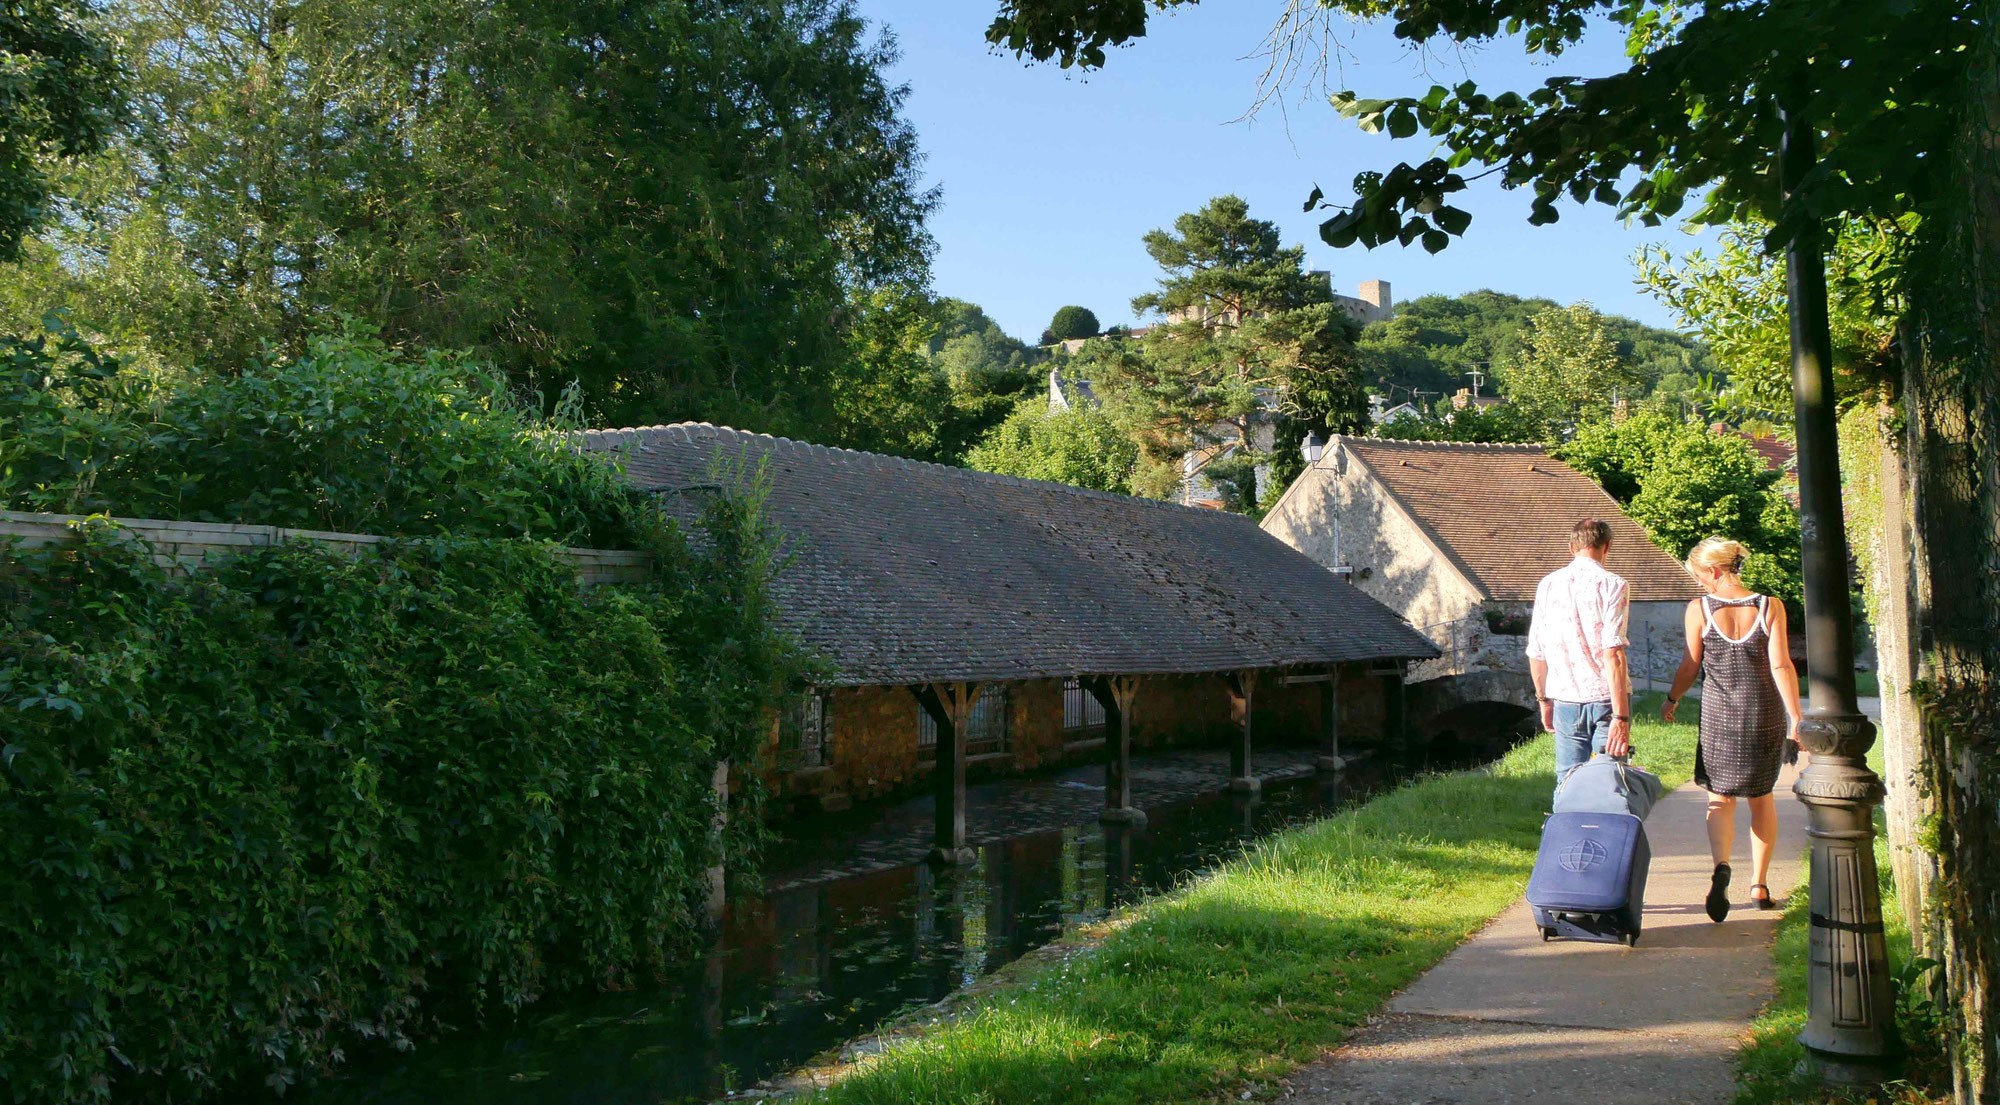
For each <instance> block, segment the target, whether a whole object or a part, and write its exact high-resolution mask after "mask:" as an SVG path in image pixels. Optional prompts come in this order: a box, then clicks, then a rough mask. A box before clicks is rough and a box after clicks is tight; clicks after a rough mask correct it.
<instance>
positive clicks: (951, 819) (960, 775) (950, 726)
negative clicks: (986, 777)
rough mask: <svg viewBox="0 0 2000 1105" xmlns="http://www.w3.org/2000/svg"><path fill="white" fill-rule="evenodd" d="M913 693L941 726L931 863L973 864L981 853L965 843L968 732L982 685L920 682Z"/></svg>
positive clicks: (938, 736)
mask: <svg viewBox="0 0 2000 1105" xmlns="http://www.w3.org/2000/svg"><path fill="white" fill-rule="evenodd" d="M910 691H911V693H913V694H915V695H916V696H917V704H918V705H919V706H922V707H923V708H924V712H925V713H927V714H929V715H930V716H931V720H932V721H933V722H935V723H936V724H937V738H938V739H937V767H936V768H935V769H934V771H935V774H933V775H932V777H931V782H932V784H933V785H934V786H935V787H936V788H937V791H936V793H937V820H936V835H935V837H934V838H933V841H932V846H931V853H930V857H929V858H930V861H931V862H932V863H938V864H967V863H971V862H972V861H973V860H975V859H977V858H978V853H977V852H974V851H973V850H972V849H971V848H969V847H967V846H966V843H965V729H966V723H967V721H968V720H969V719H970V718H971V716H972V703H973V700H974V699H975V698H977V697H978V695H979V684H977V683H919V684H917V685H916V686H914V687H911V688H910Z"/></svg>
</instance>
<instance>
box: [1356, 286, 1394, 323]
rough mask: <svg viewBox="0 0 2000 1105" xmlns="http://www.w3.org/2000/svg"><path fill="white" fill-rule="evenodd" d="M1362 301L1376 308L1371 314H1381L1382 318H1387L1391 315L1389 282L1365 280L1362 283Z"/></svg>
mask: <svg viewBox="0 0 2000 1105" xmlns="http://www.w3.org/2000/svg"><path fill="white" fill-rule="evenodd" d="M1361 299H1362V300H1363V301H1364V302H1366V303H1367V304H1369V305H1370V306H1372V307H1374V308H1375V310H1374V311H1371V312H1369V313H1370V314H1375V313H1376V312H1380V314H1381V316H1382V317H1387V316H1388V314H1389V282H1388V281H1387V280H1363V281H1362V282H1361Z"/></svg>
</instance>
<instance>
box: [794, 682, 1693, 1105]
mask: <svg viewBox="0 0 2000 1105" xmlns="http://www.w3.org/2000/svg"><path fill="white" fill-rule="evenodd" d="M1653 701H1655V702H1656V701H1657V696H1655V697H1654V699H1653ZM1693 712H1694V711H1693V710H1688V711H1686V712H1685V713H1684V714H1683V719H1682V723H1681V724H1679V725H1674V726H1667V725H1662V724H1658V723H1651V724H1642V725H1641V726H1640V728H1639V731H1638V732H1637V733H1636V734H1635V743H1636V744H1637V746H1638V748H1639V750H1640V754H1639V756H1638V757H1637V760H1638V762H1640V763H1642V764H1644V765H1645V766H1647V767H1650V768H1652V769H1653V770H1655V771H1657V772H1659V773H1660V775H1661V776H1662V778H1663V779H1664V780H1665V781H1666V783H1667V785H1668V786H1669V787H1672V786H1678V785H1680V784H1681V783H1683V782H1685V781H1686V780H1687V778H1688V776H1689V774H1690V773H1691V771H1692V768H1693V760H1694V728H1693V726H1692V724H1690V723H1691V722H1692V720H1693V719H1692V714H1693ZM1553 771H1554V751H1553V744H1552V742H1551V739H1550V738H1549V737H1548V736H1547V735H1543V736H1540V737H1538V738H1536V739H1535V740H1533V741H1530V742H1528V743H1527V744H1525V745H1523V746H1521V747H1520V748H1517V749H1515V750H1514V751H1513V752H1510V753H1509V754H1508V755H1507V756H1506V757H1504V758H1503V759H1501V760H1500V761H1499V762H1498V763H1496V764H1494V765H1493V766H1492V767H1490V768H1488V769H1486V770H1482V771H1478V772H1469V773H1465V774H1459V775H1445V776H1433V777H1429V778H1425V779H1422V780H1420V781H1418V782H1415V783H1412V784H1410V785H1407V786H1404V787H1401V788H1399V789H1397V790H1395V791H1392V792H1390V793H1387V794H1384V795H1382V796H1380V797H1378V798H1376V799H1374V800H1373V801H1370V802H1368V803H1367V804H1365V805H1362V806H1359V807H1357V808H1355V809H1352V810H1348V811H1346V812H1343V813H1340V814H1337V815H1335V816H1333V817H1330V818H1327V819H1326V820H1323V821H1320V822H1317V823H1315V824H1312V825H1308V826H1304V827H1301V828H1299V829H1296V830H1292V831H1288V832H1284V833H1280V834H1277V835H1275V836H1273V837H1271V838H1270V839H1268V840H1266V841H1264V842H1263V843H1261V844H1260V845H1258V846H1257V847H1256V848H1254V849H1253V850H1251V851H1250V852H1248V853H1247V854H1246V855H1244V856H1243V857H1242V858H1240V859H1237V860H1235V861H1233V862H1230V863H1227V864H1224V865H1222V866H1221V867H1219V868H1218V869H1217V870H1215V871H1214V872H1213V873H1212V874H1210V875H1209V876H1207V877H1205V878H1203V879H1200V880H1199V881H1196V882H1194V883H1193V884H1191V885H1189V886H1188V887H1186V888H1184V889H1182V890H1180V891H1178V892H1176V893H1173V894H1170V895H1166V896H1164V897H1160V898H1155V899H1152V900H1150V901H1147V902H1144V903H1141V904H1140V905H1138V906H1136V907H1134V908H1133V909H1132V910H1131V911H1130V912H1129V913H1128V914H1127V917H1126V920H1127V922H1128V923H1126V924H1124V925H1122V926H1119V927H1116V928H1115V929H1114V931H1112V932H1111V933H1110V934H1109V935H1107V936H1106V937H1105V938H1104V941H1103V943H1102V945H1101V946H1100V947H1098V948H1097V949H1096V950H1095V951H1094V952H1093V953H1091V954H1088V955H1082V956H1076V957H1071V958H1069V959H1067V960H1066V961H1065V962H1062V963H1061V964H1059V965H1051V966H1049V967H1046V968H1044V969H1042V970H1039V971H1034V972H1029V973H1026V974H1024V976H1023V977H1021V978H1019V979H1018V980H1016V981H1015V982H1014V983H1013V984H1011V985H1004V986H1001V987H998V988H996V989H995V990H994V991H993V992H992V993H989V994H987V995H986V996H984V997H983V998H982V999H980V1000H979V1001H978V1002H977V1004H975V1005H974V1006H973V1007H972V1008H971V1009H970V1010H969V1011H968V1012H967V1013H965V1014H964V1015H961V1016H960V1017H958V1018H955V1019H954V1020H952V1021H951V1022H949V1023H947V1024H944V1025H941V1026H939V1027H937V1028H936V1029H933V1030H932V1031H930V1032H929V1033H927V1034H925V1035H923V1036H922V1037H920V1038H919V1039H917V1040H915V1041H912V1042H910V1043H908V1044H905V1045H902V1046H899V1047H897V1048H894V1049H892V1050H890V1051H888V1052H886V1053H885V1054H883V1055H881V1056H879V1057H877V1058H874V1059H871V1060H868V1061H867V1062H865V1063H864V1064H863V1065H862V1067H861V1068H860V1069H859V1070H857V1071H856V1072H855V1073H853V1074H852V1075H851V1076H850V1077H848V1078H847V1079H846V1080H844V1081H843V1082H841V1083H839V1084H838V1085H836V1086H835V1087H833V1088H832V1089H831V1090H829V1091H826V1092H825V1093H824V1094H823V1095H822V1096H821V1097H820V1098H818V1100H819V1101H822V1102H827V1103H843V1105H844V1103H850V1102H879V1103H881V1105H909V1103H927V1102H936V1103H951V1105H968V1103H985V1102H991V1103H995V1105H998V1103H1003V1102H1004V1103H1005V1105H1029V1103H1034V1102H1051V1103H1056V1102H1060V1103H1063V1105H1068V1103H1071V1102H1076V1101H1079V1100H1085V1101H1091V1102H1105V1103H1117V1102H1162V1101H1202V1100H1213V1099H1219V1098H1222V1097H1228V1098H1231V1099H1234V1098H1236V1097H1237V1096H1238V1095H1239V1094H1240V1093H1241V1091H1242V1090H1243V1089H1244V1088H1245V1084H1246V1083H1251V1084H1256V1083H1268V1082H1269V1081H1270V1080H1271V1079H1274V1078H1276V1077H1277V1076H1279V1075H1282V1074H1284V1073H1286V1072H1287V1071H1289V1070H1291V1069H1293V1068H1294V1067H1296V1066H1298V1065H1299V1064H1301V1063H1304V1062H1307V1061H1310V1060H1311V1059H1313V1058H1314V1057H1316V1056H1317V1055H1318V1054H1320V1052H1321V1051H1322V1050H1323V1049H1325V1048H1327V1047H1328V1046H1330V1045H1333V1044H1336V1043H1338V1042H1339V1041H1340V1040H1341V1039H1342V1038H1343V1037H1344V1036H1345V1035H1346V1034H1347V1033H1348V1031H1349V1030H1351V1029H1352V1028H1354V1027H1355V1026H1357V1025H1359V1024H1361V1023H1362V1022H1363V1020H1364V1019H1365V1018H1366V1017H1367V1016H1368V1015H1369V1014H1370V1013H1373V1012H1375V1011H1376V1010H1377V1009H1379V1008H1380V1007H1381V1006H1382V1004H1383V1002H1385V1001H1386V1000H1387V999H1388V998H1389V997H1390V996H1391V995H1393V994H1395V993H1396V992H1397V991H1398V990H1400V989H1402V988H1403V987H1404V986H1406V985H1408V984H1409V983H1410V981H1411V980H1412V979H1414V978H1416V977H1417V975H1419V974H1421V973H1422V972H1423V971H1424V970H1426V969H1427V968H1429V967H1430V966H1431V965H1432V964H1434V963H1436V962H1437V961H1438V960H1439V959H1442V958H1443V957H1444V956H1445V955H1446V954H1447V953H1449V952H1450V951H1451V950H1452V949H1453V948H1455V947H1457V946H1458V945H1459V943H1460V942H1462V941H1463V940H1464V939H1465V938H1466V937H1467V936H1469V935H1471V934H1472V933H1473V932H1475V931H1477V930H1478V929H1479V928H1480V926H1481V925H1483V924H1485V922H1486V921H1487V920H1488V919H1489V918H1491V917H1492V916H1493V915H1494V914H1496V913H1498V912H1499V911H1500V910H1502V909H1504V908H1506V907H1507V906H1508V905H1509V904H1510V903H1512V902H1513V900H1514V899H1515V898H1516V897H1518V896H1519V895H1520V893H1521V889H1522V886H1523V885H1524V884H1525V882H1526V880H1527V876H1528V871H1529V868H1530V867H1531V866H1532V865H1533V863H1534V858H1535V847H1536V844H1537V842H1538V841H1539V839H1540V834H1541V826H1542V814H1543V813H1544V812H1545V811H1546V810H1547V809H1548V807H1549V793H1550V790H1551V788H1552V786H1553V779H1552V774H1553Z"/></svg>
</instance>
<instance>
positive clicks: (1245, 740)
mask: <svg viewBox="0 0 2000 1105" xmlns="http://www.w3.org/2000/svg"><path fill="white" fill-rule="evenodd" d="M1228 682H1229V706H1230V713H1231V715H1232V717H1231V720H1232V721H1236V722H1238V723H1240V724H1241V725H1242V727H1243V730H1242V733H1241V735H1240V736H1239V737H1237V738H1236V739H1234V740H1232V741H1230V743H1229V789H1230V790H1231V791H1233V792H1235V793H1237V794H1255V793H1257V792H1258V791H1259V790H1261V789H1263V783H1262V782H1260V781H1259V780H1258V778H1257V775H1256V773H1255V772H1254V771H1252V770H1251V764H1250V719H1251V717H1252V716H1253V715H1254V714H1255V713H1256V705H1257V704H1256V701H1255V698H1256V693H1257V670H1256V669H1255V668H1246V669H1244V670H1243V671H1234V672H1230V673H1229V676H1228Z"/></svg>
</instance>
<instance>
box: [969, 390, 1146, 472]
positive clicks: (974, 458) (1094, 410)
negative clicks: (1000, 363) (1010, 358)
mask: <svg viewBox="0 0 2000 1105" xmlns="http://www.w3.org/2000/svg"><path fill="white" fill-rule="evenodd" d="M1138 460H1139V447H1138V445H1136V444H1135V443H1133V441H1132V439H1131V438H1130V437H1128V436H1126V434H1125V433H1124V431H1122V430H1120V429H1119V428H1118V425H1117V423H1115V422H1113V421H1112V420H1111V416H1110V415H1108V414H1106V413H1104V411H1103V409H1102V408H1100V407H1097V406H1096V405H1094V404H1085V405H1082V406H1077V407H1072V408H1070V409H1068V410H1060V411H1056V410H1050V409H1049V405H1048V401H1047V400H1045V399H1042V398H1040V397H1035V398H1030V399H1028V400H1025V401H1024V402H1022V403H1021V405H1020V406H1018V407H1016V408H1015V409H1014V413H1013V414H1010V415H1008V416H1007V420H1006V421H1005V422H1002V423H1001V424H1000V425H999V426H997V427H995V428H994V430H993V432H992V433H991V434H988V435H987V437H986V440H984V441H982V442H980V443H979V445H978V446H976V447H974V448H973V450H972V452H971V453H969V454H967V456H966V463H967V464H968V465H969V466H970V467H973V468H976V469H979V470H980V471H982V472H999V473H1002V474H1003V475H1009V476H1021V477H1024V478H1026V479H1031V480H1052V481H1054V482H1056V483H1067V484H1074V485H1076V486H1077V487H1088V488H1093V489H1095V490H1098V491H1116V492H1118V493H1119V494H1121V495H1123V494H1130V493H1131V490H1132V489H1131V476H1132V468H1133V466H1134V465H1135V464H1137V463H1138Z"/></svg>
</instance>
